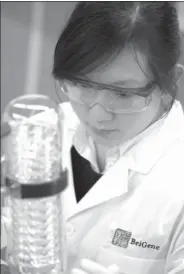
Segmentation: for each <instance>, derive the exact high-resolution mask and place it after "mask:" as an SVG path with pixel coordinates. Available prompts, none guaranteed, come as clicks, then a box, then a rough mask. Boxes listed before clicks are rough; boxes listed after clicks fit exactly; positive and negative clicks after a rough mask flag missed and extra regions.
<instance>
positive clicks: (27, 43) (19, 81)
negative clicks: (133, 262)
mask: <svg viewBox="0 0 184 274" xmlns="http://www.w3.org/2000/svg"><path fill="white" fill-rule="evenodd" d="M75 4H76V2H1V113H2V112H3V111H4V107H5V106H6V104H7V103H8V102H9V101H10V100H11V99H13V98H15V97H17V96H19V95H22V94H23V93H27V94H29V93H42V94H46V95H49V96H50V97H51V98H53V99H57V96H56V94H55V89H54V81H53V78H52V76H51V71H52V60H53V52H54V47H55V44H56V41H57V39H58V37H59V34H60V32H61V30H62V28H63V27H64V25H65V23H66V21H67V19H68V17H69V16H70V14H71V12H72V10H73V8H74V6H75ZM177 8H178V13H179V21H180V28H181V30H182V31H183V33H184V2H177ZM182 51H183V53H182V55H181V60H180V61H181V63H182V64H183V65H184V40H183V44H182ZM178 98H179V100H180V101H181V102H182V104H183V106H184V76H183V77H182V79H181V80H180V82H179V94H178ZM61 99H62V100H65V98H64V97H62V95H61Z"/></svg>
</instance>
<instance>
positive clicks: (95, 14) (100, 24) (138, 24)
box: [53, 1, 180, 101]
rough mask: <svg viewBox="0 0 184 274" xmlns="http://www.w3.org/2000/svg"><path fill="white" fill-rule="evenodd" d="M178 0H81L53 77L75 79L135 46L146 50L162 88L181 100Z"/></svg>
mask: <svg viewBox="0 0 184 274" xmlns="http://www.w3.org/2000/svg"><path fill="white" fill-rule="evenodd" d="M175 5H176V4H175V3H173V2H159V1H155V2H132V1H131V2H123V1H122V2H79V3H78V4H77V5H76V7H75V9H74V11H73V13H72V14H71V16H70V19H69V21H68V23H67V25H66V26H65V28H64V30H63V32H62V33H61V35H60V37H59V40H58V42H57V44H56V48H55V52H54V65H53V76H54V77H55V78H56V79H68V80H72V78H74V77H81V76H84V75H85V74H87V73H89V72H91V71H93V70H95V69H96V68H98V67H100V66H103V65H105V64H107V63H108V62H110V61H111V60H113V58H115V57H116V56H118V54H119V53H120V52H121V51H122V50H123V49H124V48H125V46H126V45H131V46H132V47H133V49H134V53H136V50H140V51H141V52H143V53H144V54H145V55H146V56H147V59H148V63H149V66H150V68H151V71H152V73H153V76H154V80H155V81H156V83H157V85H158V86H159V87H160V88H161V89H162V90H164V91H166V92H168V93H169V94H170V95H171V96H172V98H173V101H174V99H175V96H176V88H174V87H175V86H176V84H175V70H174V69H173V67H174V65H175V64H176V63H177V61H178V59H179V57H180V33H179V24H178V17H177V10H176V6H175Z"/></svg>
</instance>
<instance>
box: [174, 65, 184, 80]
mask: <svg viewBox="0 0 184 274" xmlns="http://www.w3.org/2000/svg"><path fill="white" fill-rule="evenodd" d="M183 73H184V66H183V65H181V64H176V65H175V77H176V82H178V81H179V80H180V77H181V76H182V74H183Z"/></svg>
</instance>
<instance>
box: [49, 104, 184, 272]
mask: <svg viewBox="0 0 184 274" xmlns="http://www.w3.org/2000/svg"><path fill="white" fill-rule="evenodd" d="M61 111H62V112H63V121H62V124H63V128H64V136H65V145H64V150H65V151H64V152H63V153H64V154H65V157H64V160H65V164H66V165H67V167H68V170H69V182H68V187H67V189H66V190H65V192H64V193H63V200H64V215H65V218H66V220H67V241H68V243H67V245H68V248H67V249H68V255H69V260H68V264H69V268H71V267H73V266H74V265H75V266H76V265H77V260H78V259H79V258H82V257H88V258H91V259H92V260H96V261H98V262H99V263H102V264H103V265H105V266H109V265H111V264H117V265H118V266H119V267H120V270H121V273H124V274H166V273H167V274H183V273H184V161H183V158H184V114H183V110H182V107H181V105H180V103H179V102H178V101H176V102H175V104H174V106H173V108H172V110H171V111H170V113H169V115H168V117H167V118H166V120H165V121H164V123H163V125H162V126H161V127H160V128H157V129H155V130H154V131H153V132H152V133H150V134H148V136H146V137H145V138H144V139H143V140H141V141H140V142H139V144H138V145H137V146H136V147H135V148H133V149H132V150H131V151H130V152H129V153H128V154H127V155H125V156H123V157H121V159H120V160H119V161H118V162H117V163H116V164H115V165H114V166H113V167H111V168H110V169H109V170H108V171H107V172H106V173H105V175H104V176H102V177H101V178H100V179H99V180H98V182H97V183H96V184H95V185H94V186H93V187H92V188H91V190H90V191H89V192H88V193H87V194H86V195H85V196H84V197H83V198H82V200H81V201H80V202H79V203H78V204H77V202H76V198H75V193H74V186H73V177H72V168H71V158H70V153H69V151H70V148H71V145H72V137H73V134H74V132H75V130H76V128H77V126H78V124H79V121H78V119H77V117H76V115H75V114H74V112H73V111H72V108H71V106H70V104H69V103H63V104H62V105H61ZM45 117H46V116H45ZM46 119H51V115H50V114H49V115H48V116H47V118H46ZM117 229H118V230H117Z"/></svg>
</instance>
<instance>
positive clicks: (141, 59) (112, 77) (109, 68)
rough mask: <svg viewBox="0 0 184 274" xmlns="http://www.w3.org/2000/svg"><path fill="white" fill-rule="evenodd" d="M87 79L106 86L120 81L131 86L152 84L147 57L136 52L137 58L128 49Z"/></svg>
mask: <svg viewBox="0 0 184 274" xmlns="http://www.w3.org/2000/svg"><path fill="white" fill-rule="evenodd" d="M136 59H137V60H136ZM87 77H88V78H89V79H90V80H91V81H95V82H98V83H105V84H112V83H114V82H120V81H122V82H124V81H125V82H127V83H130V84H131V83H132V82H133V81H136V82H138V83H140V84H142V85H144V84H147V83H148V82H150V80H151V73H150V71H149V67H148V62H147V59H146V57H145V56H144V55H143V54H142V53H140V52H136V57H135V53H133V51H132V50H131V49H129V48H127V49H125V50H124V51H123V52H121V53H120V54H119V55H118V56H117V57H116V58H115V59H114V60H113V61H112V62H111V63H110V64H108V65H106V66H102V67H100V68H98V69H96V70H95V71H93V72H91V73H89V74H88V75H87Z"/></svg>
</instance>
